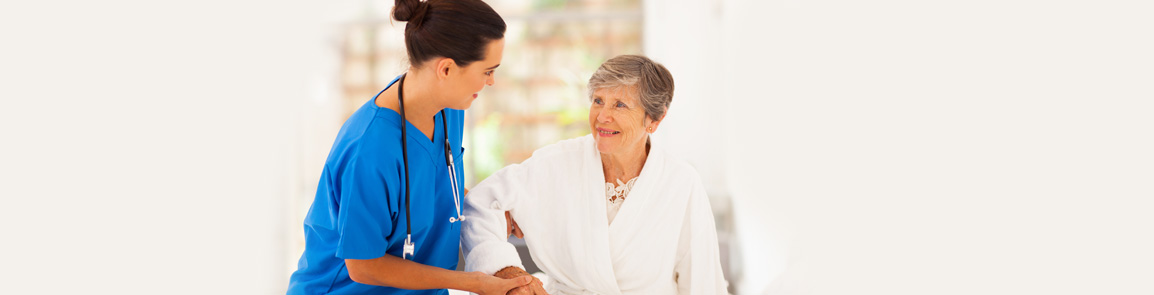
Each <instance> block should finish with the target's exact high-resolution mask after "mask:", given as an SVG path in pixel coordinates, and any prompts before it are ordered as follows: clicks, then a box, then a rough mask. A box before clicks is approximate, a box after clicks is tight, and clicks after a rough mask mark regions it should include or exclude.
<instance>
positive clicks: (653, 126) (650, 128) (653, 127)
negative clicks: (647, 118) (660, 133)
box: [645, 115, 665, 133]
mask: <svg viewBox="0 0 1154 295" xmlns="http://www.w3.org/2000/svg"><path fill="white" fill-rule="evenodd" d="M664 119H665V115H661V119H657V120H655V121H651V122H649V124H646V125H647V126H645V132H648V133H653V132H656V131H657V126H659V125H661V121H662V120H664Z"/></svg>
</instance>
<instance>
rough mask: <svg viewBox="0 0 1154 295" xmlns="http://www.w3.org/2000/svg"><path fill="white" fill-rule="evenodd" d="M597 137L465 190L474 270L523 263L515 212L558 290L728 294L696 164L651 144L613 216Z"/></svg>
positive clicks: (465, 234) (465, 232)
mask: <svg viewBox="0 0 1154 295" xmlns="http://www.w3.org/2000/svg"><path fill="white" fill-rule="evenodd" d="M605 182H606V181H605V177H604V173H603V170H602V167H601V154H600V153H598V152H597V148H596V146H595V143H594V140H593V137H592V135H586V136H583V137H579V138H575V139H569V140H565V141H561V142H559V143H556V144H552V145H549V146H546V147H544V148H541V149H539V150H537V151H535V152H534V153H533V156H532V157H530V158H529V159H528V160H525V162H523V163H521V164H514V165H510V166H508V167H505V168H503V169H501V170H500V171H497V173H494V174H493V175H492V176H489V178H487V179H485V180H484V181H482V182H481V183H480V184H477V186H476V187H474V188H473V189H472V190H471V191H470V192H469V195H468V196H467V197H466V198H465V205H464V215H465V218H466V219H465V221H464V225H463V227H462V232H461V234H462V240H461V243H462V246H463V247H464V248H463V249H464V251H465V269H466V270H468V271H480V272H484V273H488V274H493V273H495V272H496V271H498V270H500V269H502V268H505V267H508V266H517V267H521V268H524V266H523V265H522V264H521V259H520V258H519V256H518V255H517V251H516V249H515V248H514V247H513V245H512V244H509V242H508V239H507V236H506V224H505V215H504V211H511V213H512V215H513V219H515V220H516V221H517V225H518V226H520V228H521V231H522V232H524V233H525V242H526V243H527V244H528V246H529V253H530V254H532V256H533V262H535V263H536V264H537V266H538V267H540V268H541V270H542V271H544V272H545V274H546V275H548V277H549V281H548V282H545V285H546V291H548V292H549V294H553V295H558V294H606V295H609V294H725V293H726V282H725V278H724V277H723V276H722V272H721V258H720V256H719V254H718V244H717V232H716V229H715V227H714V222H713V212H712V210H711V209H710V206H709V198H708V196H707V195H706V194H705V187H704V186H703V185H702V183H701V178H700V177H699V176H698V175H697V171H696V170H694V169H693V167H691V166H689V164H688V163H685V162H684V161H679V160H676V159H673V158H671V157H669V155H667V154H665V152H664V151H663V150H662V149H661V148H660V146H657V145H652V146H651V147H650V151H649V156H648V158H647V159H646V161H645V167H643V168H642V169H641V175H640V176H638V179H637V182H636V184H634V187H633V188H632V190H631V191H630V192H629V195H628V196H626V198H625V200H624V203H622V205H621V208H620V211H618V213H617V216H616V217H615V219H614V220H613V223H612V224H609V223H608V218H607V216H606V202H607V201H608V200H607V199H606V197H605V190H606V188H605Z"/></svg>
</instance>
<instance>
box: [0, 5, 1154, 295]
mask: <svg viewBox="0 0 1154 295" xmlns="http://www.w3.org/2000/svg"><path fill="white" fill-rule="evenodd" d="M487 2H488V3H489V4H490V5H492V6H493V7H494V8H495V9H496V10H497V12H498V13H500V14H501V15H502V16H503V17H504V18H505V20H506V22H507V23H508V25H509V29H508V31H507V32H506V39H507V40H506V42H507V43H506V49H505V55H504V59H503V62H502V66H501V68H500V70H498V71H497V78H496V81H497V82H496V85H495V86H493V87H489V88H486V89H485V90H484V91H483V92H482V93H481V96H480V98H479V99H478V100H477V101H476V102H475V103H474V104H473V107H472V108H471V109H470V110H468V111H467V112H466V120H467V123H466V133H465V141H466V142H465V144H464V145H465V147H466V152H467V154H466V156H465V161H466V165H465V169H466V177H465V182H466V186H467V187H471V186H472V185H473V184H475V183H477V182H478V181H480V180H482V179H484V178H485V177H486V176H488V175H489V174H491V173H492V172H494V171H496V170H497V169H500V168H501V167H503V166H505V165H508V164H511V163H517V162H520V161H522V160H524V159H525V158H527V157H528V156H529V154H530V153H531V152H532V151H533V150H534V149H536V148H539V147H541V146H543V145H546V144H549V143H553V142H556V141H558V140H561V139H566V138H572V137H576V136H581V135H584V134H587V133H588V130H587V123H586V122H587V111H588V100H587V98H586V97H585V94H586V89H585V87H584V86H585V83H586V81H587V80H588V78H589V75H590V74H591V73H592V72H593V71H594V70H595V69H596V67H597V66H598V65H599V64H600V63H601V62H603V61H604V60H606V59H608V58H610V57H613V56H616V55H620V54H644V55H647V56H649V57H651V58H653V59H654V60H656V61H658V62H661V63H663V64H665V65H666V66H667V67H668V68H669V69H670V71H671V72H672V73H673V74H674V76H675V80H676V82H677V90H676V94H675V96H674V102H673V104H672V106H671V109H670V111H669V114H668V116H667V119H666V121H665V122H664V123H663V124H662V127H661V129H659V130H658V131H657V133H655V134H654V141H655V142H656V143H657V144H662V145H665V146H666V147H667V148H668V149H670V150H671V151H672V152H673V153H675V154H676V155H678V156H679V157H682V158H684V159H686V160H688V161H689V162H690V163H691V164H692V165H693V166H694V167H695V168H696V169H697V170H698V171H699V172H700V173H701V175H702V176H703V178H704V180H705V183H706V186H707V187H708V192H709V195H710V199H711V205H712V207H713V209H714V214H715V217H716V219H717V226H718V233H719V243H720V245H721V246H722V249H723V255H722V260H723V264H724V266H725V268H726V277H727V278H728V279H729V281H730V284H731V286H730V292H731V293H734V294H1088V293H1089V294H1151V293H1154V285H1151V284H1149V280H1150V278H1151V277H1154V252H1151V251H1149V250H1148V249H1154V215H1152V214H1150V212H1151V211H1154V153H1151V152H1150V151H1152V150H1154V116H1152V115H1151V114H1154V55H1152V54H1150V52H1154V18H1150V17H1149V16H1150V15H1151V14H1152V13H1154V5H1152V4H1149V3H1146V2H1144V1H1115V0H1106V1H1064V2H1062V1H1059V2H1054V1H1027V0H1008V1H931V2H927V1H893V0H889V1H870V2H861V1H753V0H704V1H702V0H696V1H688V0H669V1H642V0H586V1H559V0H493V1H487ZM392 4H393V3H392V2H391V1H379V0H341V1H198V2H195V3H191V2H190V3H182V2H155V1H104V2H90V1H41V2H34V3H33V2H28V3H24V2H14V3H3V4H0V140H3V144H0V196H2V197H3V198H2V200H3V201H2V202H3V203H2V204H3V205H2V206H0V228H2V229H3V232H4V233H5V235H4V238H3V239H2V241H3V242H2V243H0V261H3V263H0V269H2V270H3V272H2V273H3V274H4V275H3V276H0V282H3V283H0V293H4V294H60V293H86V292H97V293H127V294H154V293H164V294H200V293H223V294H282V293H284V291H285V289H286V288H287V284H288V276H289V274H290V273H291V272H292V271H293V270H295V268H296V261H297V259H298V258H299V255H300V253H301V251H303V246H304V244H303V230H302V219H303V217H304V214H305V212H307V210H308V208H309V206H310V205H311V202H312V199H313V196H314V193H315V190H316V184H317V181H318V180H319V175H320V171H321V167H322V166H323V164H324V158H325V156H326V155H327V153H328V149H329V147H330V146H331V144H332V141H333V139H334V138H335V135H336V132H337V131H338V129H339V128H340V126H341V124H342V123H343V121H344V119H345V118H347V117H348V115H349V114H350V113H351V112H352V111H353V110H354V109H355V108H356V107H357V106H360V105H361V104H363V103H364V102H365V101H367V100H369V99H371V97H372V95H373V94H375V93H376V92H377V91H379V90H380V89H382V88H383V87H384V86H385V85H387V83H388V82H389V81H391V80H392V79H393V78H394V77H396V76H397V75H399V74H400V73H401V72H402V71H403V70H404V68H405V67H406V62H407V61H406V60H404V58H405V53H404V46H403V36H402V34H401V31H402V30H403V26H404V23H400V22H393V21H390V19H389V17H388V11H389V10H390V9H391V7H392ZM515 242H517V241H515Z"/></svg>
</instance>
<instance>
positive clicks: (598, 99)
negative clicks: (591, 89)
mask: <svg viewBox="0 0 1154 295" xmlns="http://www.w3.org/2000/svg"><path fill="white" fill-rule="evenodd" d="M593 103H594V104H601V99H600V98H594V99H593Z"/></svg>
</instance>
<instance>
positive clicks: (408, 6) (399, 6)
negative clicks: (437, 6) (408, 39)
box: [393, 0, 429, 24]
mask: <svg viewBox="0 0 1154 295" xmlns="http://www.w3.org/2000/svg"><path fill="white" fill-rule="evenodd" d="M428 10H429V3H428V2H425V1H420V0H397V1H396V5H394V6H393V19H396V20H397V21H403V22H414V23H418V24H419V23H420V21H421V19H423V18H424V16H425V12H426V11H428Z"/></svg>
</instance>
